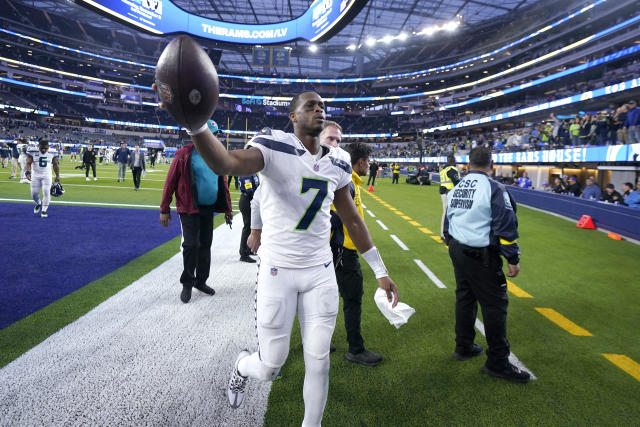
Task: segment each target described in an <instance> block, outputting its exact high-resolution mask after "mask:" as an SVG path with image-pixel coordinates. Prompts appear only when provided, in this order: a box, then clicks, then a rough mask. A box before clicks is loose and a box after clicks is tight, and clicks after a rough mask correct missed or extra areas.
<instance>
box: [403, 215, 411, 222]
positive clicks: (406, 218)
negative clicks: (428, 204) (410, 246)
mask: <svg viewBox="0 0 640 427" xmlns="http://www.w3.org/2000/svg"><path fill="white" fill-rule="evenodd" d="M401 218H402V219H404V220H407V221H412V220H413V218H411V217H410V216H406V215H403V216H401Z"/></svg>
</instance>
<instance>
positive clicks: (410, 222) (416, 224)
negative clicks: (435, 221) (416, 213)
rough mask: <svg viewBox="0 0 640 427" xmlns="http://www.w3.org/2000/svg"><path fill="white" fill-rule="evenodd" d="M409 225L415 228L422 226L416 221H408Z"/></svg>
mask: <svg viewBox="0 0 640 427" xmlns="http://www.w3.org/2000/svg"><path fill="white" fill-rule="evenodd" d="M409 224H411V225H415V226H416V227H422V224H420V223H419V222H418V221H409Z"/></svg>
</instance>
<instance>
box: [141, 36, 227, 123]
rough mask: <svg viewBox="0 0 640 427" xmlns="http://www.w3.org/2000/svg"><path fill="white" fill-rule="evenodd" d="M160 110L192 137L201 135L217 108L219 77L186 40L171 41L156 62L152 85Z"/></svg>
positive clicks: (200, 50)
mask: <svg viewBox="0 0 640 427" xmlns="http://www.w3.org/2000/svg"><path fill="white" fill-rule="evenodd" d="M152 87H153V90H155V91H156V93H157V94H158V98H159V104H160V108H163V109H165V110H167V111H168V112H169V114H171V116H172V117H173V118H174V119H175V120H176V121H177V122H178V123H179V124H180V126H182V127H184V128H186V129H187V131H188V132H190V133H192V134H198V133H200V132H204V131H205V130H206V129H207V120H209V119H210V118H211V116H212V115H213V112H214V111H215V109H216V106H217V105H218V94H219V84H218V73H217V72H216V68H215V67H214V65H213V63H212V62H211V59H209V56H207V54H206V52H205V51H204V50H203V49H202V48H201V47H200V46H199V45H198V43H196V41H195V40H193V39H192V38H191V37H188V36H184V35H182V36H178V37H176V38H175V39H173V40H172V41H171V42H170V43H169V44H168V45H167V47H165V49H164V51H163V52H162V54H161V55H160V58H159V59H158V64H157V65H156V79H155V83H154V84H153V86H152Z"/></svg>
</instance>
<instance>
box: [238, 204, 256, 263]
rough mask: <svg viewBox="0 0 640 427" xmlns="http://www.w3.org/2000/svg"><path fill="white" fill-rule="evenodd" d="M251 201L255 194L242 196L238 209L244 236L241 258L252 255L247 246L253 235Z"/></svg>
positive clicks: (242, 238) (241, 238)
mask: <svg viewBox="0 0 640 427" xmlns="http://www.w3.org/2000/svg"><path fill="white" fill-rule="evenodd" d="M251 200H253V193H251V194H245V193H242V194H241V195H240V201H239V202H238V207H239V208H240V213H241V214H242V235H241V236H240V256H249V255H251V249H249V246H248V245H247V239H248V238H249V234H251Z"/></svg>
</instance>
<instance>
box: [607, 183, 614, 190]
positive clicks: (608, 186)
mask: <svg viewBox="0 0 640 427" xmlns="http://www.w3.org/2000/svg"><path fill="white" fill-rule="evenodd" d="M607 188H611V189H614V188H616V187H615V186H614V185H613V184H607Z"/></svg>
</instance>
